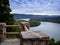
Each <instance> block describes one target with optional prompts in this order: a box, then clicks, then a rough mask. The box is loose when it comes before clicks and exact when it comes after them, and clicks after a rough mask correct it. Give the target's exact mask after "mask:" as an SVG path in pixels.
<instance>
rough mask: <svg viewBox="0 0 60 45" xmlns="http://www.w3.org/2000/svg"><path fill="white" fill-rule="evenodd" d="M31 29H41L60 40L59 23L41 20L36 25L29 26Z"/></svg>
mask: <svg viewBox="0 0 60 45" xmlns="http://www.w3.org/2000/svg"><path fill="white" fill-rule="evenodd" d="M30 30H31V31H41V32H43V33H45V34H47V35H48V36H49V37H50V38H54V39H55V40H56V41H58V40H60V24H58V23H52V22H41V25H39V26H37V27H30Z"/></svg>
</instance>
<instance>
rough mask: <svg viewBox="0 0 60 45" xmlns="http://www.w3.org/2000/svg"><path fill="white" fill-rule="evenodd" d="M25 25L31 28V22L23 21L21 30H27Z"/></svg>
mask: <svg viewBox="0 0 60 45" xmlns="http://www.w3.org/2000/svg"><path fill="white" fill-rule="evenodd" d="M24 26H26V27H27V28H28V29H29V28H30V24H29V22H21V31H25V28H24Z"/></svg>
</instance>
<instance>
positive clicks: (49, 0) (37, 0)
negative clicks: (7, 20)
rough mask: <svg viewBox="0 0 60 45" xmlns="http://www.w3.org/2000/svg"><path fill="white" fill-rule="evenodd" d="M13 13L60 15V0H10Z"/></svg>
mask: <svg viewBox="0 0 60 45" xmlns="http://www.w3.org/2000/svg"><path fill="white" fill-rule="evenodd" d="M9 3H10V8H11V10H12V11H11V13H15V14H33V15H60V0H9Z"/></svg>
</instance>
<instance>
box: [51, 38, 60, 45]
mask: <svg viewBox="0 0 60 45" xmlns="http://www.w3.org/2000/svg"><path fill="white" fill-rule="evenodd" d="M50 45H60V40H59V41H56V42H55V40H54V39H53V38H52V39H50Z"/></svg>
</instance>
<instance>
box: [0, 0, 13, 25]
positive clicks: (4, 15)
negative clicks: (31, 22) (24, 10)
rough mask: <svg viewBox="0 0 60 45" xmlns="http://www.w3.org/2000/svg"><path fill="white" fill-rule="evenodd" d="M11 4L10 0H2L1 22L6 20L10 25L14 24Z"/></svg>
mask: <svg viewBox="0 0 60 45" xmlns="http://www.w3.org/2000/svg"><path fill="white" fill-rule="evenodd" d="M9 6H10V5H9V0H0V22H5V23H6V24H9V25H10V24H14V18H13V15H12V14H10V12H11V9H10V8H9Z"/></svg>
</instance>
